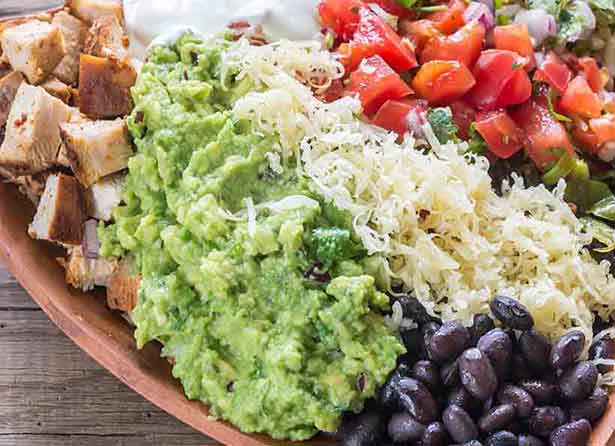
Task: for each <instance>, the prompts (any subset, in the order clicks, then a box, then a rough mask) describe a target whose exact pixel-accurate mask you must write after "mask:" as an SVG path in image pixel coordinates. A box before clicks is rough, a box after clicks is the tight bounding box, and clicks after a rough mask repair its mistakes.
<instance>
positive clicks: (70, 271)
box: [58, 246, 117, 291]
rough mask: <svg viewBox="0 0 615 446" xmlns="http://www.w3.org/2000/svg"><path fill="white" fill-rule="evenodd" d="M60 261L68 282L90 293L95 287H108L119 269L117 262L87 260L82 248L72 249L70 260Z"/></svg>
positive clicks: (96, 259) (99, 258) (99, 259)
mask: <svg viewBox="0 0 615 446" xmlns="http://www.w3.org/2000/svg"><path fill="white" fill-rule="evenodd" d="M58 261H59V262H60V264H61V265H62V266H63V267H64V268H65V269H66V282H67V283H68V284H69V285H72V286H73V287H75V288H79V289H81V290H83V291H89V290H91V289H93V288H94V287H95V286H107V284H108V282H109V279H110V277H111V276H112V275H113V273H114V272H115V270H116V269H117V261H115V260H106V259H103V258H101V257H97V258H95V259H88V258H86V257H85V256H84V255H83V249H82V248H81V246H75V247H74V248H72V249H71V251H70V255H69V256H68V259H63V258H60V259H58Z"/></svg>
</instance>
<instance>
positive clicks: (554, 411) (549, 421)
mask: <svg viewBox="0 0 615 446" xmlns="http://www.w3.org/2000/svg"><path fill="white" fill-rule="evenodd" d="M567 421H568V417H567V415H566V412H564V410H563V409H562V408H561V407H557V406H540V407H536V408H535V409H534V410H533V411H532V415H531V416H530V419H529V422H528V428H529V431H530V433H532V434H534V435H538V436H539V437H548V436H549V435H550V434H551V432H553V431H554V430H555V429H557V428H558V427H560V426H561V425H563V424H566V422H567Z"/></svg>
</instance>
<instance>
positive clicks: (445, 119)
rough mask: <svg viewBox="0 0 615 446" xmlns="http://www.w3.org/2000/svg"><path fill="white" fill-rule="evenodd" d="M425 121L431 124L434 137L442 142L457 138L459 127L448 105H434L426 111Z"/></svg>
mask: <svg viewBox="0 0 615 446" xmlns="http://www.w3.org/2000/svg"><path fill="white" fill-rule="evenodd" d="M427 121H429V124H430V125H431V128H432V129H433V132H434V134H435V135H436V138H438V141H440V142H441V143H442V144H446V143H447V142H449V141H455V140H456V139H457V132H458V131H459V128H458V127H457V126H456V125H455V122H454V121H453V112H452V111H451V109H450V107H436V108H432V109H429V111H428V112H427Z"/></svg>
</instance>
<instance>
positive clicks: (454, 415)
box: [442, 405, 478, 443]
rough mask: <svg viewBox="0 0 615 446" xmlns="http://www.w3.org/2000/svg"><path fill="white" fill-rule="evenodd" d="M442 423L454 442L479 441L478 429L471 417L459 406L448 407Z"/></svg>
mask: <svg viewBox="0 0 615 446" xmlns="http://www.w3.org/2000/svg"><path fill="white" fill-rule="evenodd" d="M442 421H443V423H444V426H446V430H447V431H448V433H449V435H450V436H451V438H452V439H453V440H455V441H456V442H458V443H465V442H466V441H470V440H476V439H478V429H477V428H476V424H474V421H473V420H472V418H471V417H470V415H469V414H468V413H467V412H466V411H465V410H463V409H462V408H461V407H459V406H455V405H452V406H448V407H447V408H446V409H444V413H443V414H442Z"/></svg>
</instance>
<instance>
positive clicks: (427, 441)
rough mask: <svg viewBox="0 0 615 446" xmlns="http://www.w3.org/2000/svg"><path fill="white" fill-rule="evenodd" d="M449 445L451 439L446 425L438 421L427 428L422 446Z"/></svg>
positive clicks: (422, 439)
mask: <svg viewBox="0 0 615 446" xmlns="http://www.w3.org/2000/svg"><path fill="white" fill-rule="evenodd" d="M448 444H449V438H448V433H447V432H446V428H445V427H444V424H442V423H441V422H439V421H436V422H434V423H431V424H430V425H429V426H427V427H426V428H425V432H423V437H422V438H421V446H447V445H448Z"/></svg>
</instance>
